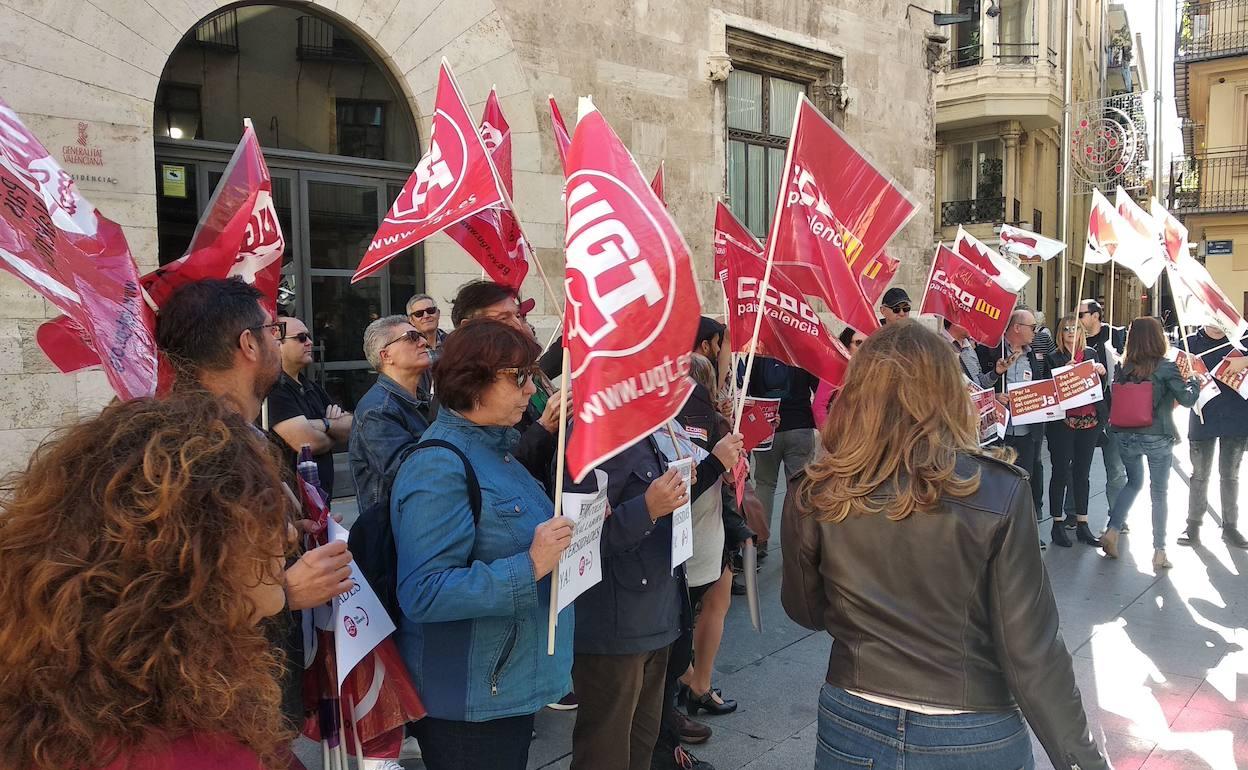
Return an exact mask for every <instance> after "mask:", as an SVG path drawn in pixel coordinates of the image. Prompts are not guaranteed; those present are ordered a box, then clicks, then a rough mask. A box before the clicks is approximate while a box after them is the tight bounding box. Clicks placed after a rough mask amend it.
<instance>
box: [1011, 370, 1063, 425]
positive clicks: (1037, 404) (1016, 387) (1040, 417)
mask: <svg viewBox="0 0 1248 770" xmlns="http://www.w3.org/2000/svg"><path fill="white" fill-rule="evenodd" d="M1009 395H1010V415H1011V419H1012V420H1013V422H1012V423H1011V424H1012V425H1034V424H1036V423H1041V422H1052V421H1053V420H1060V419H1062V418H1063V417H1065V416H1066V412H1065V411H1063V410H1062V407H1061V406H1060V405H1059V404H1058V403H1057V387H1056V386H1054V384H1053V380H1032V381H1030V382H1011V383H1010V384H1009Z"/></svg>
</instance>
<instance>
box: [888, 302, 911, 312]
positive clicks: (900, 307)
mask: <svg viewBox="0 0 1248 770" xmlns="http://www.w3.org/2000/svg"><path fill="white" fill-rule="evenodd" d="M888 309H889V310H891V311H893V312H894V313H909V312H910V303H909V302H901V303H898V304H896V305H888Z"/></svg>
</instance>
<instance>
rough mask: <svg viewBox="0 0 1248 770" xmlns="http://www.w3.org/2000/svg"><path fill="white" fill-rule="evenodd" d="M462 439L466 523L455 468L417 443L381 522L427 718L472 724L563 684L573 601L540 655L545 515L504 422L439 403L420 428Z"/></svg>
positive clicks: (512, 712)
mask: <svg viewBox="0 0 1248 770" xmlns="http://www.w3.org/2000/svg"><path fill="white" fill-rule="evenodd" d="M424 438H425V439H441V440H443V441H447V442H449V443H452V444H454V445H455V446H457V447H459V448H460V449H461V450H462V451H463V452H464V454H465V455H467V457H468V459H469V461H470V462H471V463H472V468H473V470H474V471H475V472H476V474H477V480H478V482H479V483H480V485H481V519H480V521H479V522H478V523H477V524H476V526H474V525H473V520H472V510H471V507H470V506H469V504H468V487H467V480H466V478H465V475H464V466H463V463H462V462H460V460H459V458H458V457H456V456H455V455H454V454H453V453H451V452H450V451H449V450H447V449H440V448H437V447H430V448H427V449H421V450H420V451H418V452H415V453H414V454H412V455H411V456H410V457H408V459H407V460H406V461H404V463H403V466H402V468H400V470H399V475H398V478H397V479H395V482H394V492H393V495H392V498H391V507H390V522H391V525H392V527H393V529H394V539H395V547H396V550H397V552H398V595H399V605H400V606H401V607H402V608H403V614H404V617H403V619H402V622H401V623H400V627H399V631H398V636H397V643H398V646H399V650H400V652H401V653H402V655H403V660H404V662H405V663H406V664H407V670H408V671H409V672H410V673H411V675H412V679H413V682H414V683H415V685H416V689H417V691H418V692H419V693H420V697H421V699H422V700H423V701H424V704H425V709H426V710H427V711H428V712H429V716H431V717H434V718H436V719H453V720H459V721H468V722H481V721H485V720H490V719H500V718H502V717H511V716H521V715H526V714H533V713H536V712H537V711H538V710H539V709H541V708H542V707H543V706H544V705H546V704H547V703H553V702H554V701H557V700H559V699H560V698H562V697H563V696H564V695H565V694H567V693H568V691H569V690H570V689H571V685H572V678H571V671H572V637H573V621H572V608H571V607H569V608H568V609H566V610H564V611H563V612H562V613H560V615H559V622H558V632H557V633H556V635H555V654H554V655H553V656H548V655H547V654H546V640H547V633H546V629H547V620H548V614H549V612H550V576H547V577H545V578H543V579H542V580H540V581H535V580H534V578H533V564H532V562H531V561H530V560H529V546H530V545H531V544H532V542H533V530H534V529H535V528H536V527H537V526H538V525H539V524H541V523H542V522H543V521H546V520H547V519H549V518H550V517H551V516H553V515H554V510H553V506H552V504H551V501H550V498H548V497H547V496H546V492H545V490H544V489H543V488H542V486H541V484H539V483H538V482H537V481H535V480H534V479H533V477H532V476H531V475H529V472H528V471H527V470H525V468H524V466H523V465H521V464H520V462H519V461H518V460H516V457H515V455H514V454H512V450H513V449H514V448H515V445H516V441H517V440H518V438H519V434H518V433H517V431H516V430H514V429H512V428H501V427H483V426H479V425H476V424H474V423H472V422H470V421H469V420H466V419H465V418H464V417H462V416H461V415H459V414H458V413H456V412H454V411H452V410H450V409H446V408H443V409H442V410H441V411H440V412H439V413H438V416H437V419H436V420H434V422H433V424H432V425H431V426H429V428H428V430H426V431H425V434H424Z"/></svg>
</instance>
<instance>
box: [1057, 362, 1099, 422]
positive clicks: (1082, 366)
mask: <svg viewBox="0 0 1248 770" xmlns="http://www.w3.org/2000/svg"><path fill="white" fill-rule="evenodd" d="M1053 384H1054V386H1055V387H1056V388H1057V401H1058V405H1059V406H1061V408H1062V409H1063V410H1067V411H1069V410H1071V409H1076V408H1078V407H1081V406H1088V405H1090V404H1095V403H1097V402H1098V401H1103V400H1104V399H1105V392H1104V391H1103V390H1102V385H1101V375H1099V374H1097V373H1096V362H1095V361H1084V362H1083V363H1079V364H1075V365H1073V366H1062V367H1059V368H1057V369H1054V370H1053Z"/></svg>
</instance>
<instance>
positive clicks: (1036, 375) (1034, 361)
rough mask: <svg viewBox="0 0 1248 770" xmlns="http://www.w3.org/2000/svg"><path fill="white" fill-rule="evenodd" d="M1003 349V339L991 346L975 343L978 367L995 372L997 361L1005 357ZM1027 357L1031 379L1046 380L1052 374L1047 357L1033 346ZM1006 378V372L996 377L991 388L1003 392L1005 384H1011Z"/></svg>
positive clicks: (1004, 348) (1004, 347) (1004, 346)
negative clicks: (1029, 362)
mask: <svg viewBox="0 0 1248 770" xmlns="http://www.w3.org/2000/svg"><path fill="white" fill-rule="evenodd" d="M1005 351H1006V345H1005V342H1004V341H1002V342H1000V343H998V344H996V345H992V346H989V345H976V346H975V353H976V354H977V355H978V356H979V368H980V369H981V370H983V371H985V372H995V371H996V370H997V369H996V367H997V362H998V361H1000V360H1001V359H1003V358H1006V357H1007V356H1006V352H1005ZM1027 358H1028V360H1030V361H1031V379H1033V380H1047V379H1048V378H1050V377H1052V376H1053V374H1052V369H1051V368H1050V367H1049V361H1048V358H1047V357H1046V356H1043V355H1041V354H1040V353H1039V352H1037V351H1036V349H1035V348H1032V349H1031V350H1030V351H1029V352H1028V353H1027ZM1008 379H1009V377H1008V374H1007V375H1006V376H1004V377H998V378H997V382H996V384H994V385H993V386H992V387H993V389H994V390H996V391H997V392H998V393H1004V392H1005V391H1006V386H1007V384H1013V383H1007V380H1008Z"/></svg>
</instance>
